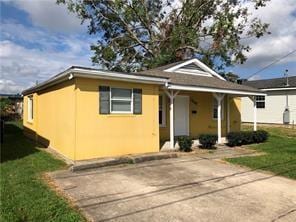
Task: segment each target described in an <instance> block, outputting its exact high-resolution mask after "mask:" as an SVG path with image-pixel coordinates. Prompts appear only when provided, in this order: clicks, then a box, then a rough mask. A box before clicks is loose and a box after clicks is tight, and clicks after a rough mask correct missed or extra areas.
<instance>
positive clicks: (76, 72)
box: [22, 68, 169, 95]
mask: <svg viewBox="0 0 296 222" xmlns="http://www.w3.org/2000/svg"><path fill="white" fill-rule="evenodd" d="M74 77H80V78H90V79H108V80H120V81H126V82H137V83H145V84H156V85H165V84H166V83H167V82H168V81H169V79H168V78H160V77H146V76H141V75H131V74H123V73H116V72H104V71H97V70H85V69H82V68H70V69H67V70H66V71H64V72H62V73H60V74H59V75H58V76H57V77H56V78H53V79H49V80H47V81H45V82H43V83H41V84H39V85H37V86H34V87H31V88H29V89H26V90H24V91H23V92H22V95H28V94H31V93H34V92H37V91H40V90H44V89H46V88H48V87H50V86H53V85H56V84H58V83H61V82H63V81H67V80H71V79H72V78H74Z"/></svg>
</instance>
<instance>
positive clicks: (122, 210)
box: [50, 155, 296, 222]
mask: <svg viewBox="0 0 296 222" xmlns="http://www.w3.org/2000/svg"><path fill="white" fill-rule="evenodd" d="M214 159H216V158H214ZM50 176H51V177H52V178H53V181H54V183H55V184H56V185H57V186H58V187H59V188H60V189H61V190H63V191H64V192H65V194H66V195H68V196H69V197H71V199H72V200H73V202H74V204H76V205H77V206H78V207H79V208H80V209H82V211H83V212H84V214H86V215H87V216H88V218H90V219H91V220H93V221H137V222H138V221H147V222H153V221H188V222H192V221H202V222H203V221H227V222H232V221H233V222H237V221H252V222H254V221H258V222H259V221H260V222H264V221H277V222H280V221H282V222H283V221H287V222H289V221H290V222H294V221H296V181H294V180H290V179H287V178H283V177H279V176H275V175H272V174H266V173H262V172H257V171H254V170H249V169H246V168H241V167H238V166H235V165H231V164H226V163H221V161H216V160H213V159H211V158H201V157H197V156H194V155H189V156H183V157H179V158H176V159H166V160H158V161H150V162H145V163H140V164H129V165H118V166H113V167H104V168H99V169H96V170H89V171H80V172H70V171H59V172H55V173H51V174H50Z"/></svg>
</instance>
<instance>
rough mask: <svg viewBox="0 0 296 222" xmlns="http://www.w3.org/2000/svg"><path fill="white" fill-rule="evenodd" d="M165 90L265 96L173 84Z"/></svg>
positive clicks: (254, 94)
mask: <svg viewBox="0 0 296 222" xmlns="http://www.w3.org/2000/svg"><path fill="white" fill-rule="evenodd" d="M167 88H168V89H175V90H185V91H197V92H213V93H225V94H233V95H240V96H266V95H267V94H266V93H264V92H262V93H260V92H250V91H243V90H233V89H217V88H211V87H199V86H181V85H174V84H169V85H168V86H167Z"/></svg>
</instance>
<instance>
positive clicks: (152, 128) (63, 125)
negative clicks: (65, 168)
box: [23, 78, 240, 160]
mask: <svg viewBox="0 0 296 222" xmlns="http://www.w3.org/2000/svg"><path fill="white" fill-rule="evenodd" d="M100 85H102V86H110V87H119V88H141V89H142V114H141V115H134V114H108V115H102V114H99V91H98V88H99V86H100ZM158 95H159V86H157V85H149V84H140V83H128V82H120V81H109V80H95V79H85V78H75V79H73V80H71V81H66V82H63V83H60V84H58V85H56V86H53V87H50V88H48V89H47V90H45V91H41V92H38V93H34V94H33V100H34V110H33V111H34V120H33V122H32V123H30V122H28V118H27V117H28V107H27V99H28V96H29V95H27V96H24V112H23V113H24V118H23V124H24V127H25V133H26V134H27V135H29V136H31V138H34V139H38V141H39V142H42V143H43V144H45V145H47V146H50V147H52V148H53V149H56V150H57V151H58V152H60V153H61V154H62V155H64V156H66V157H67V158H69V159H72V160H82V159H91V158H99V157H109V156H119V155H125V154H135V153H147V152H158V151H159V144H160V141H159V140H161V141H163V140H168V139H169V104H168V98H166V127H164V128H163V127H161V128H159V125H158V99H159V96H158ZM180 95H188V96H190V107H189V129H190V136H192V137H197V136H198V135H199V134H201V133H217V121H216V120H214V119H213V118H212V108H213V96H212V94H211V93H197V92H194V93H193V92H192V93H181V94H180ZM224 102H225V104H224V109H225V110H224V119H223V123H222V127H223V130H222V134H223V135H225V134H226V117H227V115H226V114H227V112H226V108H227V105H226V101H225V100H224ZM192 110H196V111H197V114H193V113H192ZM230 119H231V131H237V130H239V129H240V99H239V98H235V99H231V102H230ZM35 132H36V134H35Z"/></svg>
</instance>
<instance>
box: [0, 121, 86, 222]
mask: <svg viewBox="0 0 296 222" xmlns="http://www.w3.org/2000/svg"><path fill="white" fill-rule="evenodd" d="M4 133H5V135H4V143H3V144H1V164H0V171H1V183H0V188H1V202H0V221H85V220H84V218H83V217H82V216H81V215H80V214H79V213H78V212H76V211H75V210H74V209H72V208H71V207H70V206H69V205H68V204H67V202H66V201H65V200H64V199H63V198H61V197H59V196H58V195H57V194H56V193H55V192H54V191H53V190H52V189H50V188H49V187H48V185H47V184H46V182H45V181H44V180H43V179H42V174H43V173H44V172H49V171H54V170H58V169H61V168H63V167H64V166H65V164H64V163H63V162H62V161H60V160H57V159H54V158H53V157H52V156H51V155H50V154H48V153H47V152H44V151H41V150H38V149H36V146H35V144H34V142H32V141H31V140H29V139H27V138H25V137H24V135H23V131H22V129H21V123H20V122H18V123H7V124H6V125H5V131H4Z"/></svg>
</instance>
